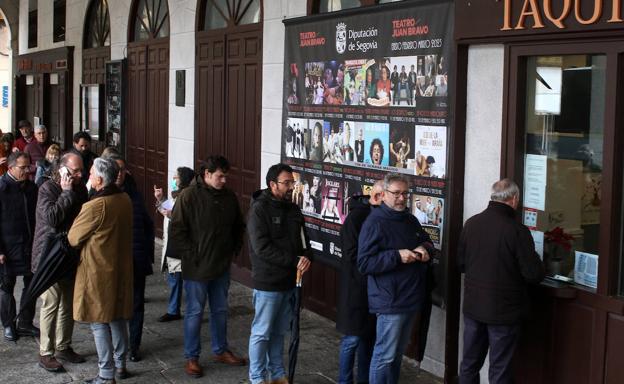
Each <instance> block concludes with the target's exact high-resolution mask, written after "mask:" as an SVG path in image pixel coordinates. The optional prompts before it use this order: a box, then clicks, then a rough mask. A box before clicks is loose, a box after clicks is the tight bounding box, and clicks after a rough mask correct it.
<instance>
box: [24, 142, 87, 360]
mask: <svg viewBox="0 0 624 384" xmlns="http://www.w3.org/2000/svg"><path fill="white" fill-rule="evenodd" d="M82 168H83V165H82V159H81V158H80V156H78V155H77V154H75V153H67V154H65V155H64V156H63V157H62V158H61V160H60V165H59V169H58V170H55V171H53V174H52V178H51V179H50V180H48V181H46V182H45V183H43V185H41V188H39V196H38V199H37V213H36V217H37V224H36V226H35V239H34V241H33V251H32V270H33V271H36V270H37V268H38V267H39V260H40V259H41V256H42V253H43V250H44V248H45V245H46V241H47V239H48V238H49V237H50V235H53V234H55V233H60V232H63V231H68V230H69V228H70V227H71V225H72V223H73V222H74V219H75V218H76V216H78V213H80V208H81V207H82V204H84V203H85V202H86V201H87V200H88V197H87V188H86V187H85V185H84V183H83V182H82V171H83V169H82ZM73 295H74V279H73V277H71V278H67V279H64V280H61V281H59V282H58V283H56V284H54V285H53V286H52V287H50V289H48V290H47V291H45V292H44V293H43V294H42V295H41V300H42V305H41V312H40V316H39V326H40V329H41V342H40V345H39V366H40V367H42V368H43V369H45V370H47V371H50V372H61V371H63V370H64V369H63V365H62V364H61V363H60V362H59V361H58V360H57V358H59V359H63V360H66V361H69V362H70V363H82V362H84V361H85V359H84V358H83V357H82V356H80V355H78V354H77V353H76V352H74V351H73V350H72V348H71V341H72V332H73V329H74V320H73V318H72V300H73ZM55 352H56V353H55Z"/></svg>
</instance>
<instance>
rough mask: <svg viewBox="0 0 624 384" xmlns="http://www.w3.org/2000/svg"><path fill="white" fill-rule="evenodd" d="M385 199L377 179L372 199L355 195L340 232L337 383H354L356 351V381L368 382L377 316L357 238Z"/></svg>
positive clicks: (372, 191)
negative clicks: (362, 269) (359, 261)
mask: <svg viewBox="0 0 624 384" xmlns="http://www.w3.org/2000/svg"><path fill="white" fill-rule="evenodd" d="M382 196H383V180H378V181H377V182H376V183H375V184H374V185H373V188H372V189H371V191H370V196H362V195H357V196H352V197H351V199H349V215H347V218H346V219H345V221H344V223H343V225H342V228H341V229H340V238H341V240H342V264H341V266H340V289H339V290H338V305H337V310H338V315H337V317H336V329H337V330H338V331H340V332H341V333H343V334H344V336H343V337H342V340H341V342H340V366H339V370H338V384H352V383H353V363H354V362H355V355H356V352H357V358H358V373H357V382H358V383H367V382H368V373H369V368H370V360H371V355H372V353H373V345H374V342H375V316H373V315H372V314H371V313H369V311H368V291H367V289H366V276H364V275H362V274H361V273H360V271H359V270H358V269H357V254H358V253H357V251H358V238H359V237H360V230H361V229H362V224H364V220H366V218H367V217H368V215H369V214H370V212H371V209H372V208H373V207H377V206H379V204H381V201H382Z"/></svg>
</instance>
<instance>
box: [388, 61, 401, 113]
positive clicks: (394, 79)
mask: <svg viewBox="0 0 624 384" xmlns="http://www.w3.org/2000/svg"><path fill="white" fill-rule="evenodd" d="M390 85H391V87H392V104H396V103H397V101H398V99H399V72H397V66H396V65H395V66H394V67H393V68H392V74H391V75H390Z"/></svg>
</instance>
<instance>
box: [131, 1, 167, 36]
mask: <svg viewBox="0 0 624 384" xmlns="http://www.w3.org/2000/svg"><path fill="white" fill-rule="evenodd" d="M167 36H169V9H168V8H167V2H166V0H139V1H138V4H137V6H136V14H135V19H134V36H133V41H143V40H149V39H158V38H161V37H167Z"/></svg>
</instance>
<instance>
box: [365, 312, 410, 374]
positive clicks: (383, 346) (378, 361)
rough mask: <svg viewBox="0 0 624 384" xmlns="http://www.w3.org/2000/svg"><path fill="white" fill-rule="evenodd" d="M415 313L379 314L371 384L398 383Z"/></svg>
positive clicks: (371, 369) (371, 366)
mask: <svg viewBox="0 0 624 384" xmlns="http://www.w3.org/2000/svg"><path fill="white" fill-rule="evenodd" d="M413 319H414V313H413V312H410V313H398V314H377V338H376V340H375V348H374V350H373V357H372V359H371V365H370V376H369V381H370V383H371V384H396V383H398V382H399V374H400V373H401V361H402V359H403V353H405V348H406V347H407V344H408V342H409V338H410V334H411V328H412V320H413Z"/></svg>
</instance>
